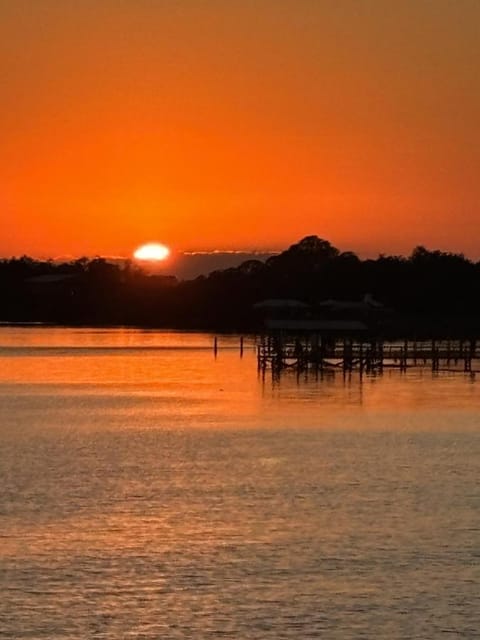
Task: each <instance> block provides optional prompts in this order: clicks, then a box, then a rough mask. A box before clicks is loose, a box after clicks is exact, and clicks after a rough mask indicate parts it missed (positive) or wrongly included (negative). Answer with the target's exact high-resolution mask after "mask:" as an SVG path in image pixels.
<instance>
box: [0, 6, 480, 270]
mask: <svg viewBox="0 0 480 640" xmlns="http://www.w3.org/2000/svg"><path fill="white" fill-rule="evenodd" d="M479 61H480V2H478V0H398V1H397V0H392V1H387V0H228V1H226V0H163V1H161V0H101V2H99V1H98V0H82V1H81V2H78V1H77V0H42V1H41V2H40V1H37V0H14V1H12V0H0V72H1V75H0V78H1V82H0V224H1V229H0V231H1V233H0V256H8V255H14V254H16V255H19V254H24V253H27V254H32V255H42V256H55V255H58V254H72V255H82V254H88V255H92V254H101V255H112V254H115V255H128V254H130V253H131V251H132V250H133V249H134V248H135V247H136V246H137V245H138V244H140V243H142V242H144V241H147V240H160V241H162V242H165V243H167V244H168V245H170V246H172V247H173V248H176V249H183V250H199V249H204V250H208V249H215V248H220V249H234V248H243V249H264V248H268V249H279V248H284V247H286V246H288V245H289V244H291V243H292V242H295V241H297V240H299V239H300V238H301V237H303V236H304V235H307V234H311V233H315V234H317V235H319V236H321V237H323V238H326V239H328V240H330V241H331V242H333V243H334V244H335V245H336V246H338V247H339V248H341V249H344V250H347V249H352V250H355V251H357V252H359V253H360V254H362V255H369V254H371V255H376V254H377V253H379V252H388V253H408V252H410V250H411V249H412V248H413V247H414V246H415V245H418V244H424V245H426V246H427V247H429V248H441V249H444V250H454V251H463V252H465V253H466V254H467V255H469V256H470V257H475V258H480V179H479V175H478V168H479V167H480V127H479V126H478V118H479V114H480V77H479V76H480V73H479V71H480V62H479Z"/></svg>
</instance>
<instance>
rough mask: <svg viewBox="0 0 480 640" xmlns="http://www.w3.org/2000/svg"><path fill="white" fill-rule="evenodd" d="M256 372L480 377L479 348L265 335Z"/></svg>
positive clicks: (470, 343) (465, 343)
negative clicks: (420, 372)
mask: <svg viewBox="0 0 480 640" xmlns="http://www.w3.org/2000/svg"><path fill="white" fill-rule="evenodd" d="M257 361H258V368H259V370H262V371H266V370H267V369H270V370H271V371H272V372H273V373H274V374H275V373H277V374H278V373H280V372H281V371H283V370H287V369H291V370H292V369H293V370H296V371H298V372H301V371H309V370H314V371H318V372H326V371H335V370H342V371H344V372H349V371H359V372H360V374H362V373H363V372H365V373H381V372H382V371H383V369H386V368H390V369H398V370H400V371H406V370H407V369H409V368H412V367H429V368H430V369H431V370H432V371H452V372H453V371H458V372H468V373H472V374H474V373H476V372H480V349H479V348H478V347H477V341H476V340H475V339H468V340H459V339H457V340H436V339H432V340H421V341H417V340H402V341H398V340H391V341H386V340H381V339H378V338H366V337H362V338H345V337H344V338H341V339H339V338H332V337H329V338H324V337H322V336H319V335H312V334H305V335H297V336H292V335H289V334H280V333H273V334H267V335H263V336H262V337H261V338H260V340H259V343H258V345H257Z"/></svg>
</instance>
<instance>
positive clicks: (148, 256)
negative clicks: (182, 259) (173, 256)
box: [133, 242, 170, 262]
mask: <svg viewBox="0 0 480 640" xmlns="http://www.w3.org/2000/svg"><path fill="white" fill-rule="evenodd" d="M169 255H170V249H169V248H168V247H167V246H165V245H164V244H160V243H159V242H149V243H148V244H142V246H141V247H138V249H136V250H135V251H134V253H133V256H134V258H135V259H136V260H148V261H152V262H161V261H162V260H166V258H168V256H169Z"/></svg>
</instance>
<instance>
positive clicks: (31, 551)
mask: <svg viewBox="0 0 480 640" xmlns="http://www.w3.org/2000/svg"><path fill="white" fill-rule="evenodd" d="M212 345H213V336H210V335H206V334H179V333H159V332H140V331H123V330H100V331H99V330H86V329H82V330H71V329H46V328H23V329H13V328H6V327H5V328H2V329H0V523H1V528H0V589H1V592H0V593H1V597H0V637H1V638H9V639H10V638H12V639H13V638H34V639H37V638H38V639H39V638H49V639H52V640H56V639H65V640H67V639H73V638H75V639H77V638H78V639H80V638H82V639H83V638H105V639H109V640H110V639H122V638H145V639H147V638H148V639H150V638H151V639H153V638H172V639H175V638H179V639H180V638H181V639H185V638H193V639H199V640H201V639H203V638H205V639H206V638H222V637H223V638H230V639H236V640H247V639H248V640H255V639H259V640H262V639H267V638H268V639H274V638H275V639H283V638H285V639H286V638H288V639H290V638H295V639H303V638H327V639H330V638H333V639H336V638H339V639H340V638H342V639H352V640H353V639H357V638H369V639H370V638H381V639H383V638H385V639H387V638H388V639H396V638H404V639H407V638H408V639H411V638H416V639H417V638H428V639H430V638H431V639H436V638H478V637H479V629H480V598H479V593H480V589H479V583H480V568H479V567H480V489H479V470H480V469H479V460H480V437H479V433H480V386H479V385H480V376H479V379H478V380H475V378H474V377H471V376H465V375H463V374H452V375H449V374H437V375H436V376H432V374H431V372H429V371H428V370H416V371H411V372H409V373H407V374H400V373H398V372H391V373H389V374H385V375H383V376H380V377H372V378H368V377H367V378H364V379H363V381H360V379H359V378H358V376H355V375H353V376H352V377H351V378H350V379H344V378H343V377H342V375H341V374H337V375H331V376H330V375H329V376H325V377H324V378H321V379H320V378H319V379H315V377H314V376H310V378H309V379H307V380H305V379H304V378H303V377H302V378H301V379H297V378H296V377H295V376H294V375H286V376H283V377H282V379H281V380H280V381H279V382H278V381H275V382H273V381H272V380H271V378H269V377H268V376H266V378H265V380H262V379H261V377H260V378H259V377H258V375H257V368H256V359H255V352H254V349H253V344H252V342H251V341H246V344H245V350H244V354H243V358H240V354H239V339H238V338H236V337H221V338H220V339H219V351H218V354H217V357H216V358H215V357H214V354H213V349H212Z"/></svg>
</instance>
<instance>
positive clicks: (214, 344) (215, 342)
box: [213, 336, 218, 358]
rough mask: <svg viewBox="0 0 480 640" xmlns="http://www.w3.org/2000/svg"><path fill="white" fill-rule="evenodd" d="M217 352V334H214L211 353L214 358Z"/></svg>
mask: <svg viewBox="0 0 480 640" xmlns="http://www.w3.org/2000/svg"><path fill="white" fill-rule="evenodd" d="M217 352H218V339H217V336H215V338H214V339H213V355H214V356H215V358H216V357H217Z"/></svg>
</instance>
